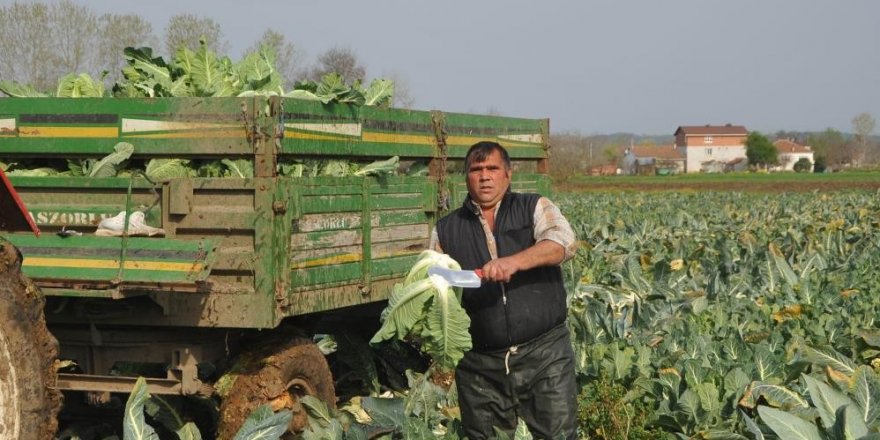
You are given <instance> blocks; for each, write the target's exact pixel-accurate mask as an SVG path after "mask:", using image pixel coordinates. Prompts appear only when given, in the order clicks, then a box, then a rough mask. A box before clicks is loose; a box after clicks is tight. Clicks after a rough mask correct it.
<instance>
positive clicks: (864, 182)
mask: <svg viewBox="0 0 880 440" xmlns="http://www.w3.org/2000/svg"><path fill="white" fill-rule="evenodd" d="M555 183H556V185H555V186H556V188H557V189H559V190H563V191H566V190H576V191H590V190H597V191H607V190H614V189H618V190H633V191H645V190H648V191H650V190H711V191H726V190H733V191H771V192H775V191H812V190H842V189H866V190H877V189H880V170H870V171H847V172H839V173H793V172H779V173H765V172H742V173H723V174H720V173H719V174H702V173H694V174H679V175H674V176H574V177H570V178H568V179H566V180H564V181H559V180H557V181H556V182H555Z"/></svg>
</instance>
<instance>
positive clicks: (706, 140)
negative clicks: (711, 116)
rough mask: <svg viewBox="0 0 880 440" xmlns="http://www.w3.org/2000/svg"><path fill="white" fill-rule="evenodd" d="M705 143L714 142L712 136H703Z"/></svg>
mask: <svg viewBox="0 0 880 440" xmlns="http://www.w3.org/2000/svg"><path fill="white" fill-rule="evenodd" d="M703 143H704V144H711V143H712V136H706V137H704V138H703Z"/></svg>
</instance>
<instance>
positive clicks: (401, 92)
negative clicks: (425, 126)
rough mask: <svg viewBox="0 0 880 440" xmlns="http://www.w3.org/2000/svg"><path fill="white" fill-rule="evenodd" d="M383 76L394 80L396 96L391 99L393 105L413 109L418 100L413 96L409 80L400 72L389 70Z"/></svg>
mask: <svg viewBox="0 0 880 440" xmlns="http://www.w3.org/2000/svg"><path fill="white" fill-rule="evenodd" d="M382 78H385V79H389V80H391V81H392V82H394V97H393V98H392V101H391V106H392V107H397V108H407V109H411V108H413V107H414V106H415V103H416V100H415V98H414V97H413V96H412V91H411V90H410V88H409V82H407V81H406V79H404V78H403V77H402V76H401V75H400V74H399V73H397V72H389V73H386V74H384V75H382Z"/></svg>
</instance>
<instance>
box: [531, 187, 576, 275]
mask: <svg viewBox="0 0 880 440" xmlns="http://www.w3.org/2000/svg"><path fill="white" fill-rule="evenodd" d="M534 221H535V243H537V242H539V241H542V240H550V241H553V242H556V243H559V244H560V245H561V246H562V247H563V248H564V249H565V257H564V258H563V260H562V261H561V262H562V263H564V262H566V261H568V260H570V259H571V258H572V257H574V254H575V252H576V251H577V240H576V239H575V236H574V231H573V230H572V229H571V225H570V224H569V223H568V220H567V219H566V218H565V216H563V215H562V212H561V211H560V210H559V207H557V206H556V205H555V204H553V202H551V201H550V200H549V199H548V198H546V197H541V198H540V199H538V204H537V205H536V206H535V219H534Z"/></svg>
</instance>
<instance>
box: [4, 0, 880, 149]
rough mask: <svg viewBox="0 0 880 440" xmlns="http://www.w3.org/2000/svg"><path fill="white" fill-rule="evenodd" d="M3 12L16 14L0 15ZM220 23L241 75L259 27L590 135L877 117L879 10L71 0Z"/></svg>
mask: <svg viewBox="0 0 880 440" xmlns="http://www.w3.org/2000/svg"><path fill="white" fill-rule="evenodd" d="M0 1H2V2H3V3H10V2H11V1H10V0H0ZM75 1H76V2H77V3H78V4H83V5H88V6H90V7H91V8H92V9H93V10H94V12H96V13H98V14H101V13H105V12H112V13H136V14H139V15H141V16H143V17H145V18H146V19H148V20H149V21H151V23H152V24H153V29H154V33H156V34H157V35H161V34H162V32H163V31H164V28H165V25H166V24H167V22H168V18H169V17H171V16H173V15H176V14H180V13H192V14H197V15H199V16H206V17H211V18H213V19H214V20H216V21H217V22H218V23H220V25H221V27H222V30H223V33H224V36H225V38H226V39H227V40H228V42H229V43H230V47H231V52H230V54H229V55H230V56H231V57H232V58H234V59H235V60H238V59H239V57H240V56H241V53H242V51H243V50H244V49H245V48H246V47H248V46H250V45H251V44H253V43H254V42H255V41H256V40H257V39H258V38H259V37H260V35H261V34H262V33H263V31H264V30H265V29H266V28H272V29H275V30H277V31H280V32H282V33H283V34H285V36H286V37H287V39H288V40H289V41H291V42H292V43H294V44H295V45H297V46H298V47H300V48H303V49H304V50H305V52H306V54H307V55H308V56H309V58H308V61H311V60H313V59H314V58H315V56H317V55H318V54H320V53H321V52H323V51H325V50H327V49H329V48H331V47H334V46H339V47H347V48H350V49H352V50H353V51H354V52H355V53H356V54H357V55H358V56H359V58H360V60H361V61H362V62H363V64H364V65H365V66H366V68H367V75H368V76H369V77H375V76H381V75H382V74H387V73H389V72H393V73H395V74H397V75H398V76H400V77H401V78H403V79H404V80H405V81H406V83H407V84H408V87H409V89H410V93H411V95H412V96H413V98H415V107H416V108H418V109H425V110H427V109H439V110H446V111H457V112H486V111H494V112H499V113H501V114H504V115H508V116H518V117H528V118H543V117H549V118H550V122H551V129H552V130H553V131H554V132H559V131H577V132H580V133H583V134H596V133H612V132H633V133H639V134H672V132H673V131H674V130H675V128H676V127H677V126H679V125H702V124H724V123H733V124H742V125H745V126H746V128H748V129H750V130H759V131H762V132H765V133H772V132H775V131H777V130H782V129H784V130H803V131H814V130H824V129H825V128H827V127H833V128H836V129H839V130H843V131H852V123H851V121H852V119H853V118H854V117H855V116H856V115H858V114H859V113H862V112H868V113H870V114H871V115H872V116H873V117H874V118H875V119H878V118H880V25H878V18H880V1H877V0H827V1H821V0H733V1H731V0H665V1H659V0H630V1H626V0H604V1H593V0H589V1H587V0H581V1H577V0H564V1H563V0H561V1H554V0H544V1H541V0H529V1H526V0H442V1H431V2H428V1H420V0H337V1H327V0H309V1H293V0H250V1H241V0H213V1H210V2H208V1H198V2H196V1H187V0H137V1H135V0H75Z"/></svg>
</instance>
